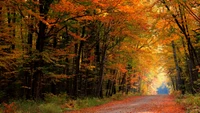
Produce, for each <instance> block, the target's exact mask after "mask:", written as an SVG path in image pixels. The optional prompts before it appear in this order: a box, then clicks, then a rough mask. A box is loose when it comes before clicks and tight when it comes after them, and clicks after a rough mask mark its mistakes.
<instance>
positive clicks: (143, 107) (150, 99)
mask: <svg viewBox="0 0 200 113" xmlns="http://www.w3.org/2000/svg"><path fill="white" fill-rule="evenodd" d="M73 113H185V111H184V108H183V107H182V106H180V105H179V104H177V103H176V102H175V100H174V98H173V97H172V96H169V95H152V96H136V97H131V98H128V99H125V100H122V101H113V102H110V103H107V104H104V105H100V106H96V107H91V108H86V109H82V110H80V111H74V112H73Z"/></svg>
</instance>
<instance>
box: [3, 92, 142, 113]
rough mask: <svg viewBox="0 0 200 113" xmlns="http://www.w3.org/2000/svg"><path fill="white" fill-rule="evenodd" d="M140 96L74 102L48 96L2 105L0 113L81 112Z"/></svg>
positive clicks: (55, 96)
mask: <svg viewBox="0 0 200 113" xmlns="http://www.w3.org/2000/svg"><path fill="white" fill-rule="evenodd" d="M136 95H139V94H133V93H129V94H128V95H124V94H122V93H118V94H115V95H113V96H112V97H109V98H106V97H105V98H95V97H87V98H78V99H76V100H72V99H70V98H66V97H67V95H66V94H60V95H53V94H46V95H45V98H44V100H42V101H33V100H13V101H11V102H10V103H9V104H6V103H2V104H1V105H0V113H63V112H66V111H72V110H79V109H82V108H87V107H92V106H98V105H102V104H105V103H108V102H111V101H118V100H122V99H125V98H128V97H131V96H136Z"/></svg>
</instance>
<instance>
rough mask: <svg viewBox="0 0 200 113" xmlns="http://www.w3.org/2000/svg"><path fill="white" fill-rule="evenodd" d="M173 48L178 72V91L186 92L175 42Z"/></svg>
mask: <svg viewBox="0 0 200 113" xmlns="http://www.w3.org/2000/svg"><path fill="white" fill-rule="evenodd" d="M172 48H173V55H174V63H175V67H176V72H177V81H176V88H177V89H176V90H181V91H183V92H184V89H183V87H184V84H183V82H182V78H181V69H180V67H179V64H178V58H177V53H176V48H175V44H174V41H172Z"/></svg>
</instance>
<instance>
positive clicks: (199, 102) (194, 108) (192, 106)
mask: <svg viewBox="0 0 200 113" xmlns="http://www.w3.org/2000/svg"><path fill="white" fill-rule="evenodd" d="M174 96H175V97H176V100H177V102H178V103H180V104H181V105H184V106H185V108H186V110H187V111H186V112H187V113H200V94H195V95H192V94H185V95H181V93H180V92H179V91H178V92H175V93H174Z"/></svg>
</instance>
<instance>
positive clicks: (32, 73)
mask: <svg viewBox="0 0 200 113" xmlns="http://www.w3.org/2000/svg"><path fill="white" fill-rule="evenodd" d="M199 15H200V2H199V0H0V102H3V101H7V100H9V99H16V98H21V99H33V100H38V99H43V98H44V95H45V94H47V93H52V94H54V95H58V94H61V93H65V94H66V95H68V96H69V97H70V98H72V99H77V98H82V97H99V98H103V97H110V96H112V95H113V94H116V93H123V94H128V93H129V92H133V93H141V94H155V93H156V91H157V90H156V88H158V87H159V86H161V85H162V84H163V78H167V79H166V81H165V84H166V85H167V87H168V88H169V89H170V91H173V90H179V91H181V92H182V94H185V93H191V94H195V93H199V92H200V16H199ZM160 73H162V74H160ZM158 75H159V76H158ZM156 86H157V87H156Z"/></svg>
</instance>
